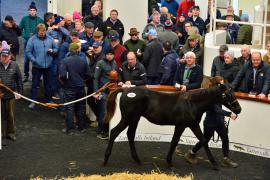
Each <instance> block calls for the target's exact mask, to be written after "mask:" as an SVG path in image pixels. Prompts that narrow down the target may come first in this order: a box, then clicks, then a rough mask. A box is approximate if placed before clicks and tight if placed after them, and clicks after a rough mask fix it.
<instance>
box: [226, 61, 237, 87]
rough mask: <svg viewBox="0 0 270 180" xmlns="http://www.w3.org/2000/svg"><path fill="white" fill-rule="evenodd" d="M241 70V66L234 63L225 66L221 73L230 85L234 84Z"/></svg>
mask: <svg viewBox="0 0 270 180" xmlns="http://www.w3.org/2000/svg"><path fill="white" fill-rule="evenodd" d="M239 70H240V66H239V64H238V63H237V62H236V61H233V62H232V63H231V64H224V69H223V70H222V71H221V76H222V77H223V78H224V79H225V80H226V81H227V82H228V83H232V82H233V80H234V78H235V77H236V75H237V73H238V71H239Z"/></svg>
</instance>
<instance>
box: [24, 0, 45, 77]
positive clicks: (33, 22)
mask: <svg viewBox="0 0 270 180" xmlns="http://www.w3.org/2000/svg"><path fill="white" fill-rule="evenodd" d="M40 23H43V20H42V19H41V18H40V17H38V16H37V8H36V4H35V2H32V3H31V4H30V6H29V8H28V15H27V16H24V17H23V18H22V19H21V21H20V25H19V27H20V29H21V31H22V37H23V39H24V64H23V70H24V78H23V82H27V81H28V78H29V59H27V56H26V51H25V48H26V45H27V42H28V40H29V38H30V37H31V36H32V35H33V34H34V33H35V30H36V27H37V25H38V24H40Z"/></svg>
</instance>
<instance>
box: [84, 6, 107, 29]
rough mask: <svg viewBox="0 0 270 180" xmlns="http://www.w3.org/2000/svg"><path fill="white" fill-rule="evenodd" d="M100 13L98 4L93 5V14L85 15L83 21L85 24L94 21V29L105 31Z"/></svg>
mask: <svg viewBox="0 0 270 180" xmlns="http://www.w3.org/2000/svg"><path fill="white" fill-rule="evenodd" d="M98 13H99V8H98V6H97V5H93V6H92V7H91V15H89V16H86V17H84V19H83V22H84V24H85V23H87V22H92V23H93V24H94V29H95V31H96V30H99V31H103V20H102V18H101V17H100V16H99V15H98Z"/></svg>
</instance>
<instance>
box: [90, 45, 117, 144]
mask: <svg viewBox="0 0 270 180" xmlns="http://www.w3.org/2000/svg"><path fill="white" fill-rule="evenodd" d="M116 69H117V64H116V62H115V60H114V50H113V49H112V48H109V49H108V50H106V52H105V58H104V59H102V60H100V61H98V62H97V65H96V70H95V75H94V91H97V90H98V88H101V87H102V86H103V85H105V84H106V83H107V82H109V73H110V72H111V71H112V70H116ZM107 96H108V91H103V92H102V93H98V94H96V95H94V98H95V99H96V100H97V103H98V106H99V115H98V118H97V119H98V130H97V138H99V139H108V138H109V135H108V131H109V129H108V125H107V124H105V122H104V120H105V119H104V118H105V114H106V101H107Z"/></svg>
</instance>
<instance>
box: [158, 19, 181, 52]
mask: <svg viewBox="0 0 270 180" xmlns="http://www.w3.org/2000/svg"><path fill="white" fill-rule="evenodd" d="M172 28H173V23H172V21H171V20H170V19H168V20H166V22H165V24H164V31H163V32H161V33H160V34H159V35H158V40H159V41H160V42H161V43H162V44H164V43H165V42H166V41H170V43H171V45H172V47H173V49H174V50H175V51H177V50H178V49H179V40H178V36H177V35H176V33H175V32H173V31H172Z"/></svg>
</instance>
